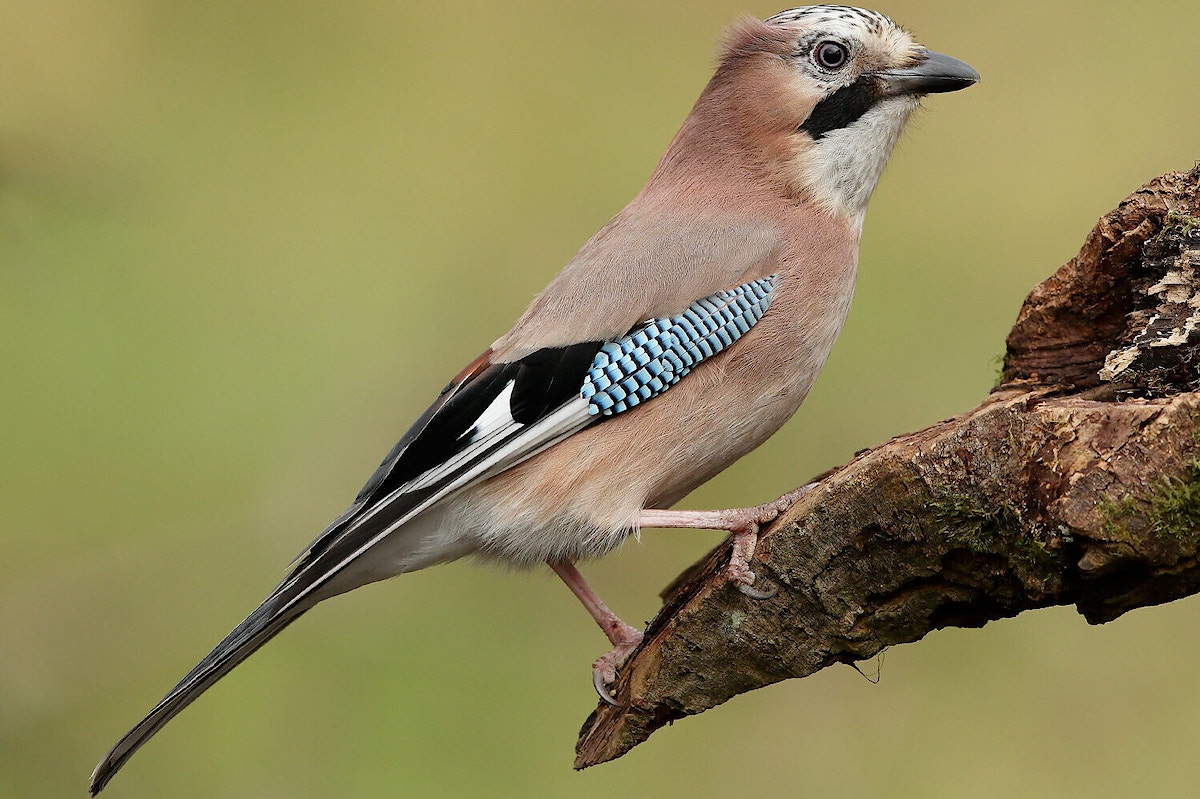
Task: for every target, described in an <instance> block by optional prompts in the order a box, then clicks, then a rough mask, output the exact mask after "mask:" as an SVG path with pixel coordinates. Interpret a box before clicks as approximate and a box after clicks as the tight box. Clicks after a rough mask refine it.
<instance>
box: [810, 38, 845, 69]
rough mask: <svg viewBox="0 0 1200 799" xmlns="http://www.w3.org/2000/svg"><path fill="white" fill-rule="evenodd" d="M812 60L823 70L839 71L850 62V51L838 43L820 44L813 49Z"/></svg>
mask: <svg viewBox="0 0 1200 799" xmlns="http://www.w3.org/2000/svg"><path fill="white" fill-rule="evenodd" d="M813 59H815V60H816V62H817V66H819V67H821V68H823V69H841V68H842V67H844V66H846V62H847V61H849V60H850V51H849V50H848V49H847V48H846V45H844V44H840V43H838V42H821V43H820V44H818V45H817V46H816V47H815V48H814V49H813Z"/></svg>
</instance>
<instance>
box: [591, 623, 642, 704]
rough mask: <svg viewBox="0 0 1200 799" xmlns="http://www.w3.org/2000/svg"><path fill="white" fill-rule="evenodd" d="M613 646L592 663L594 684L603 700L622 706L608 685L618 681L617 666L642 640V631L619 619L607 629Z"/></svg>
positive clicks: (597, 693)
mask: <svg viewBox="0 0 1200 799" xmlns="http://www.w3.org/2000/svg"><path fill="white" fill-rule="evenodd" d="M605 632H606V633H607V634H608V638H609V640H610V641H612V643H613V648H612V649H610V650H608V651H607V652H605V653H604V654H603V655H601V656H600V657H598V658H596V661H595V662H594V663H592V685H593V686H594V687H595V688H596V695H597V696H599V697H600V699H601V701H603V702H605V703H607V704H609V705H612V706H613V707H620V706H621V703H620V702H618V701H617V700H616V698H614V697H613V695H612V694H611V693H609V690H608V686H610V685H612V684H613V683H614V682H616V681H617V667H618V666H620V665H621V664H622V663H624V662H625V659H626V658H628V657H629V654H630V653H631V652H633V650H634V649H636V648H637V646H638V644H640V643H641V642H642V631H641V630H639V629H637V628H636V627H630V626H629V625H628V624H626V623H625V622H623V621H620V620H619V619H618V620H617V625H614V626H612V627H610V628H609V629H607V630H605Z"/></svg>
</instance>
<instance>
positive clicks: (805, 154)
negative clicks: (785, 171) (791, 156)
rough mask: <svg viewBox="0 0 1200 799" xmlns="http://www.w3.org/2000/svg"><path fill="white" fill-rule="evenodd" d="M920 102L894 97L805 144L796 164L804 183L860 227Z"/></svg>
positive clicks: (822, 201)
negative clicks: (844, 125)
mask: <svg viewBox="0 0 1200 799" xmlns="http://www.w3.org/2000/svg"><path fill="white" fill-rule="evenodd" d="M919 102H920V101H919V99H918V98H916V97H912V96H901V97H890V98H888V99H886V100H883V101H881V102H880V103H878V104H877V105H875V106H874V107H873V108H871V110H870V111H868V112H867V113H865V114H863V115H862V117H860V118H859V119H857V120H856V121H855V122H854V123H853V124H851V125H847V126H846V127H844V128H839V129H837V130H831V131H829V132H828V133H826V134H825V135H824V136H822V137H821V138H820V139H817V140H816V141H814V142H813V143H812V144H811V145H810V146H808V147H805V148H804V149H803V151H802V152H801V153H800V154H798V155H797V156H796V158H795V160H794V162H793V167H794V169H795V170H796V172H795V174H796V177H797V178H798V179H799V182H800V184H801V185H803V186H804V187H805V189H807V192H808V194H809V195H810V196H811V197H812V198H813V199H814V200H815V201H816V202H817V204H818V205H820V206H822V207H823V208H825V210H827V211H829V212H830V213H832V214H835V215H837V216H840V217H842V218H845V219H849V220H851V222H852V223H853V224H854V226H855V227H856V228H857V229H859V230H861V229H862V224H863V219H864V217H865V216H866V213H867V203H868V202H870V200H871V194H872V193H873V192H874V191H875V185H876V184H877V183H879V177H880V175H882V174H883V168H884V166H886V165H887V160H888V157H889V156H891V154H892V149H893V148H895V146H896V142H897V141H899V139H900V134H901V133H902V132H903V131H904V125H905V123H906V122H908V118H909V117H910V116H911V115H912V112H913V111H914V110H916V108H917V105H918V104H919Z"/></svg>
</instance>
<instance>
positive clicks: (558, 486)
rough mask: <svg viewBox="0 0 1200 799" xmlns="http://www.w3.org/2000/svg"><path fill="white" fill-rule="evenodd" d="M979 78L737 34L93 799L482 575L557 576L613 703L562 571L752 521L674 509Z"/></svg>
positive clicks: (933, 58)
mask: <svg viewBox="0 0 1200 799" xmlns="http://www.w3.org/2000/svg"><path fill="white" fill-rule="evenodd" d="M978 81H979V74H978V73H977V72H976V71H975V70H974V69H973V68H971V67H970V66H969V65H967V64H966V63H964V62H963V61H960V60H958V59H955V58H952V57H950V56H946V55H942V54H940V53H937V52H934V51H932V50H929V49H926V48H925V47H924V46H922V45H921V44H918V43H917V41H916V40H915V39H914V38H913V36H912V35H911V34H910V33H908V32H907V31H906V30H905V29H903V28H902V27H900V26H899V25H898V24H896V23H895V22H893V21H892V20H891V19H890V18H889V17H887V16H885V15H883V14H881V13H878V12H875V11H870V10H865V9H860V8H853V7H849V6H837V5H816V6H804V7H799V8H794V9H791V10H788V11H783V12H781V13H779V14H776V15H775V16H772V17H769V18H768V19H765V20H759V19H755V18H750V17H746V18H743V19H741V20H739V21H737V22H735V23H734V24H733V25H732V26H731V27H730V29H729V30H728V31H727V33H726V36H725V38H724V41H723V44H722V45H721V49H720V52H719V57H718V63H717V66H716V70H715V72H714V74H713V76H712V78H711V80H710V81H709V82H708V84H707V85H706V86H705V88H704V89H703V91H702V92H701V94H700V97H699V99H698V100H697V101H696V103H695V105H694V107H693V108H692V110H691V112H690V113H689V114H688V116H687V117H686V119H685V120H684V122H683V124H682V127H681V128H680V129H679V131H678V133H677V134H676V135H675V136H674V138H673V139H672V141H671V142H670V144H669V146H668V147H667V150H666V152H665V153H664V154H663V156H662V157H661V159H660V160H659V162H658V164H657V166H656V167H655V168H654V169H653V171H652V173H651V176H650V178H649V180H648V182H647V183H646V185H645V186H644V187H643V188H642V190H641V191H640V192H639V193H638V194H637V195H636V197H635V198H634V199H633V200H632V201H631V202H630V203H629V205H628V206H626V207H625V208H624V209H623V210H621V211H620V212H619V213H617V214H616V216H614V217H613V218H612V219H611V220H609V221H608V222H607V223H606V224H605V225H604V226H603V227H601V228H600V230H599V231H598V232H597V233H596V234H595V235H594V236H592V238H591V239H589V240H588V241H587V242H586V243H585V244H584V245H583V247H582V248H581V249H580V250H579V251H578V253H577V254H576V255H575V256H574V257H573V258H571V259H570V261H569V262H568V263H567V264H566V265H565V267H563V268H562V270H561V271H560V272H559V273H558V274H557V275H556V276H555V277H554V278H553V279H552V280H551V281H550V283H549V284H548V286H547V287H546V288H545V290H543V291H542V292H541V293H540V294H539V295H537V296H536V297H535V298H534V299H533V301H532V302H531V304H530V305H529V306H528V308H527V309H526V310H525V312H524V313H523V314H522V315H521V317H520V318H519V319H518V321H517V322H516V324H515V325H514V326H513V327H512V328H511V329H510V330H509V331H508V332H506V333H504V334H503V335H501V336H500V337H499V338H498V339H496V340H495V341H494V342H493V343H492V344H491V346H490V347H488V348H487V349H486V350H485V351H484V352H483V354H481V355H480V356H479V357H478V358H476V359H475V360H474V361H472V362H471V363H470V364H468V365H467V366H466V368H464V369H463V370H462V371H461V372H459V373H458V375H457V376H455V377H454V378H453V379H452V380H451V381H450V382H449V383H448V384H447V385H446V387H445V388H444V389H442V391H441V393H440V394H439V395H438V396H437V398H436V399H435V400H434V402H433V403H432V404H431V405H430V406H429V408H428V409H427V410H426V411H425V412H424V413H423V414H421V416H420V417H419V418H418V419H417V420H416V422H415V423H414V424H413V425H412V427H411V428H410V429H409V430H408V432H407V433H405V434H404V436H403V437H402V438H401V439H400V441H399V442H398V443H397V444H396V445H395V447H393V448H392V450H391V451H390V452H389V453H388V454H387V456H386V457H385V458H384V460H383V462H382V463H381V464H380V466H379V467H378V469H377V470H376V471H375V472H374V474H373V475H372V476H371V477H370V478H369V480H368V481H367V483H366V485H365V486H364V487H363V489H362V490H361V492H359V494H358V495H357V497H356V498H355V499H354V501H353V503H352V504H351V505H350V507H349V508H348V509H347V510H345V511H344V512H343V513H342V514H341V515H339V516H338V517H337V518H335V519H334V520H333V522H332V523H330V524H329V526H328V527H327V528H325V530H324V531H323V532H322V533H321V534H320V535H319V536H317V538H316V539H315V540H314V541H313V542H312V543H311V544H310V545H309V546H308V547H307V549H305V550H304V551H303V552H302V553H301V554H300V555H299V557H298V558H297V559H296V560H295V561H294V562H293V564H292V566H291V568H290V570H289V571H288V572H287V574H286V576H285V577H284V579H283V581H282V582H280V583H279V584H278V586H276V588H275V589H274V590H273V591H271V592H270V594H269V595H268V596H267V598H266V599H265V600H263V602H262V603H261V604H260V605H259V606H258V607H257V608H256V609H255V610H254V611H253V612H252V613H251V614H250V615H249V616H248V617H247V618H246V619H245V620H244V621H242V622H241V623H240V624H238V625H237V626H236V627H235V628H234V629H233V631H232V632H230V633H229V635H228V636H227V637H226V638H225V639H224V640H222V641H221V642H220V643H219V644H218V645H217V646H216V647H215V648H214V649H213V650H212V651H211V652H210V653H209V654H208V655H207V656H205V657H204V658H203V659H202V660H201V661H200V662H199V664H197V665H196V666H195V668H193V669H192V670H191V671H190V672H188V673H187V675H186V676H185V677H184V678H183V679H182V680H181V681H180V682H179V683H178V684H177V685H176V686H175V687H174V688H172V689H171V690H170V691H169V692H168V693H167V694H166V695H165V696H164V697H163V699H162V700H161V701H160V702H159V703H158V704H157V705H156V706H154V708H153V709H152V710H151V711H150V712H149V713H148V714H147V715H146V716H145V717H144V718H143V719H142V720H141V721H140V722H139V723H138V724H137V725H136V726H134V727H133V728H132V729H131V730H129V732H127V733H126V734H125V735H124V736H123V737H122V738H121V739H120V740H119V741H118V742H117V743H116V745H115V746H113V748H112V749H111V750H110V751H109V752H108V753H107V754H106V755H105V756H104V758H103V759H102V760H101V761H100V763H99V765H97V766H96V769H95V771H94V772H93V773H92V776H91V781H90V793H91V795H93V796H94V795H95V794H97V793H98V792H99V791H100V790H102V789H103V788H104V786H105V785H106V784H107V783H108V781H109V780H110V779H112V777H113V775H114V774H115V773H116V772H117V770H118V769H120V768H121V767H122V766H123V765H124V764H125V763H126V761H127V760H128V759H129V758H130V756H131V755H132V754H133V753H134V752H135V751H137V750H138V749H139V747H141V746H142V745H143V744H144V743H145V742H146V741H147V740H148V739H149V738H150V737H151V736H153V735H154V734H155V733H156V732H158V731H159V730H160V729H161V728H162V726H163V725H164V724H166V723H167V722H168V721H169V720H171V719H172V718H174V716H175V715H176V714H177V713H179V712H180V711H181V710H182V709H183V708H185V707H186V706H187V705H189V704H190V703H191V702H192V701H193V700H195V699H196V697H198V696H199V695H200V694H201V693H203V692H204V691H206V690H207V689H208V688H209V687H211V686H212V685H213V684H214V683H215V682H216V681H217V680H219V679H220V678H221V677H223V676H224V675H225V674H227V673H228V672H229V671H230V670H231V669H233V668H234V667H235V666H237V665H238V664H240V663H241V662H242V661H244V660H245V659H246V658H247V657H248V656H249V655H250V654H252V653H253V652H255V651H256V650H258V649H259V648H260V647H261V646H262V645H263V644H265V643H266V642H267V641H268V640H270V639H271V638H273V637H274V636H275V635H276V634H278V633H279V632H280V631H281V630H283V629H284V628H285V627H287V626H288V625H289V624H291V623H292V622H294V621H295V620H296V619H297V618H299V617H300V616H301V615H303V614H304V613H305V612H307V611H308V610H310V609H311V608H312V607H313V606H314V605H316V604H317V603H319V602H321V601H323V600H325V599H329V598H330V597H333V596H336V595H339V594H342V593H345V592H347V591H350V590H352V589H355V588H358V587H360V586H363V585H366V584H368V583H373V582H376V581H379V580H383V579H387V578H390V577H394V576H397V575H399V574H403V573H406V572H411V571H415V570H418V569H423V568H426V567H428V566H433V565H435V564H439V563H445V562H448V561H453V560H456V559H459V558H463V557H466V556H474V557H477V558H480V559H482V560H485V561H498V562H501V563H504V564H507V565H509V566H513V567H518V568H533V567H539V566H541V565H542V564H548V565H549V566H550V568H551V569H552V570H553V571H554V572H555V573H557V574H558V575H559V577H561V578H562V580H563V581H564V582H565V583H566V585H567V587H568V588H569V589H570V590H571V591H572V592H573V593H574V594H575V595H576V596H577V597H578V598H579V599H580V601H581V602H582V604H583V605H584V607H585V608H586V609H587V611H588V612H589V613H590V615H591V616H592V617H593V619H594V620H595V621H596V623H597V624H598V625H599V626H600V628H601V629H602V630H603V631H604V633H605V634H606V635H607V637H608V638H609V641H610V643H611V645H612V649H611V650H610V651H608V652H607V653H605V654H604V655H602V656H601V657H600V658H598V659H597V660H596V661H595V663H594V664H593V669H592V670H593V683H594V684H595V686H596V689H597V692H598V693H599V695H600V697H601V699H602V700H604V701H607V702H610V703H616V702H617V699H616V697H614V696H612V695H611V694H610V693H609V690H608V686H609V685H612V684H613V682H614V678H615V675H616V673H617V670H618V669H619V668H620V666H621V664H622V663H623V661H624V660H625V659H626V657H627V656H628V655H629V654H630V653H631V652H632V651H633V649H634V648H636V646H637V644H638V643H639V642H640V640H641V637H642V634H641V632H639V631H638V630H637V629H636V628H634V627H632V626H630V625H628V624H625V623H624V622H623V621H621V620H620V619H619V618H618V617H617V616H616V615H615V614H614V613H613V612H612V611H611V610H609V608H608V607H607V606H606V605H605V604H604V602H603V601H601V599H600V598H599V597H598V596H597V595H596V594H595V593H594V592H593V591H592V589H591V588H590V587H589V586H588V584H587V583H586V582H585V581H584V579H583V577H582V575H581V574H580V573H579V571H578V568H577V566H576V563H578V562H579V561H581V560H588V559H594V558H598V557H600V556H602V555H604V554H606V553H608V552H610V551H612V550H613V549H615V548H616V547H618V546H619V545H620V544H621V543H622V542H623V541H624V540H625V539H626V538H627V537H629V536H630V535H633V534H636V533H637V532H638V531H639V530H640V529H641V528H643V527H700V528H708V529H714V530H727V531H729V532H730V533H732V540H733V546H732V554H731V556H730V561H729V564H728V566H727V567H726V573H727V575H728V579H729V581H730V582H731V583H732V584H733V585H734V586H736V587H737V588H738V589H740V590H742V591H743V592H744V593H745V594H746V595H747V596H748V597H749V599H748V601H756V600H765V599H769V598H770V596H771V595H772V592H771V591H769V590H763V589H762V588H761V586H759V587H756V585H755V583H756V577H755V574H754V571H753V569H752V568H751V560H752V558H753V554H754V549H755V546H756V542H757V534H758V530H759V527H760V525H762V524H764V523H765V522H768V521H770V520H771V519H773V518H774V517H775V516H776V515H778V514H779V513H780V512H781V511H783V510H784V509H785V508H786V507H787V506H788V505H790V504H791V503H792V502H794V501H795V500H796V499H797V498H798V497H799V496H800V495H802V494H803V492H804V491H805V490H808V489H810V488H811V486H806V487H804V488H802V489H798V490H797V491H796V492H792V493H791V494H788V495H784V497H782V498H780V499H778V500H776V501H774V502H768V503H765V504H763V505H758V506H754V507H747V508H738V509H730V510H717V511H684V510H673V509H672V506H673V505H674V504H675V503H676V502H678V501H679V500H680V499H682V498H683V497H684V496H686V495H687V494H688V493H690V492H691V491H692V490H693V489H695V488H696V487H697V486H699V485H701V484H703V483H705V482H706V481H708V480H709V479H711V478H712V477H714V476H715V475H717V474H718V473H720V472H721V471H722V470H724V469H725V468H726V467H728V466H729V465H730V464H732V463H733V462H734V461H736V460H737V459H738V458H740V457H741V456H743V455H745V454H746V453H747V452H749V451H751V450H753V449H754V448H755V447H757V446H758V445H759V444H761V443H762V442H763V441H765V440H766V439H767V438H768V437H770V436H771V435H772V434H773V433H774V432H775V431H776V430H778V429H779V428H780V427H781V426H782V425H783V424H784V422H785V421H787V419H788V418H789V417H791V416H792V414H793V413H794V412H795V411H796V410H797V409H798V408H799V406H800V404H801V402H802V401H803V400H804V398H805V396H806V395H807V394H808V393H809V390H810V389H811V388H812V386H813V383H814V381H815V380H816V378H817V374H818V372H820V370H821V368H822V366H823V364H824V363H825V360H826V358H827V357H828V355H829V353H830V350H831V349H832V347H833V345H834V341H835V339H836V338H837V336H838V333H839V332H840V330H841V328H842V324H843V322H844V320H845V319H846V316H847V313H848V312H849V308H850V301H851V297H852V294H853V289H854V282H855V276H856V273H857V268H858V248H859V241H860V238H861V235H862V228H863V222H864V218H865V214H866V211H867V205H868V201H869V200H870V198H871V195H872V193H873V192H874V190H875V187H876V184H877V183H878V181H879V178H880V176H881V174H882V172H883V169H884V166H885V164H886V163H887V161H888V158H889V156H890V155H891V152H892V149H893V147H894V146H895V144H896V142H897V140H898V138H899V137H900V134H901V132H902V130H903V129H904V127H905V124H906V122H907V121H908V119H909V117H910V115H911V114H912V113H913V112H914V111H915V110H916V108H917V107H918V105H919V104H920V101H921V98H922V97H924V96H925V95H929V94H935V93H943V92H952V91H957V90H959V89H963V88H966V87H968V86H971V85H972V84H974V83H976V82H978Z"/></svg>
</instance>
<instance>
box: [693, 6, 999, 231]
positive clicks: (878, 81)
mask: <svg viewBox="0 0 1200 799" xmlns="http://www.w3.org/2000/svg"><path fill="white" fill-rule="evenodd" d="M978 80H979V74H978V73H977V72H976V71H975V70H974V69H972V68H971V67H970V66H968V65H967V64H965V63H963V62H962V61H959V60H958V59H955V58H951V57H949V56H945V55H942V54H940V53H935V52H932V51H930V50H927V49H926V48H925V47H923V46H922V45H920V44H918V43H917V42H916V41H915V40H914V39H913V37H912V36H911V35H910V34H909V33H908V32H907V31H905V30H904V29H903V28H901V27H900V26H899V25H897V24H896V23H895V22H893V21H892V20H891V19H889V18H888V17H886V16H884V15H883V14H880V13H878V12H876V11H868V10H865V9H861V8H851V7H849V6H833V5H821V6H805V7H801V8H794V9H791V10H789V11H784V12H781V13H779V14H776V15H775V16H773V17H771V18H770V19H767V20H766V21H759V20H756V19H747V20H743V21H742V22H740V23H738V24H736V25H734V27H733V28H732V29H731V30H730V32H729V35H728V37H727V39H726V42H725V47H724V50H723V53H722V56H721V62H720V65H719V67H718V68H717V72H716V74H715V75H714V76H713V79H712V81H711V82H710V83H709V85H708V88H707V89H705V92H704V95H702V96H701V98H700V101H699V102H698V103H697V105H696V109H695V110H694V112H693V117H694V118H695V119H694V121H693V120H689V122H691V123H692V124H691V128H692V130H691V131H690V132H689V130H688V127H689V126H688V125H685V129H684V130H683V131H681V135H680V140H677V141H679V143H682V140H684V139H686V138H690V136H689V135H688V134H689V133H690V134H692V135H694V136H695V137H696V139H702V138H709V137H711V138H709V141H710V147H711V146H712V145H716V146H717V147H719V148H720V149H721V150H722V151H723V152H724V153H726V155H728V154H729V153H730V151H731V150H735V151H738V152H740V153H741V154H742V155H743V156H744V157H745V158H747V159H749V160H750V161H751V162H752V163H754V164H755V165H756V167H757V168H758V169H760V170H761V173H762V174H763V175H765V176H766V177H767V178H769V179H771V180H773V181H778V182H779V184H780V185H782V186H783V187H784V189H785V190H786V191H787V192H788V193H789V195H791V196H793V197H796V198H799V199H804V200H807V201H809V202H811V203H813V204H815V205H817V206H819V207H820V208H822V209H823V210H825V211H826V212H828V213H831V214H834V215H836V216H840V217H843V218H846V219H848V220H849V221H851V222H852V223H853V224H855V225H856V226H860V225H861V222H862V218H863V215H864V214H865V212H866V207H867V201H868V200H869V199H870V197H871V193H872V192H873V191H874V189H875V184H876V183H877V182H878V180H879V176H880V174H881V173H882V172H883V167H884V165H885V164H886V163H887V159H888V156H890V155H891V152H892V148H893V147H894V146H895V144H896V141H897V139H898V138H899V137H900V133H901V131H902V130H903V128H904V125H905V123H906V122H907V121H908V118H909V116H910V115H911V114H912V112H913V111H914V110H915V109H916V107H917V105H918V104H919V103H920V99H921V97H923V96H924V95H926V94H933V93H936V92H951V91H957V90H958V89H964V88H966V87H968V86H970V85H972V84H973V83H976V82H977V81H978ZM693 143H697V142H696V141H695V140H694V142H693Z"/></svg>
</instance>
